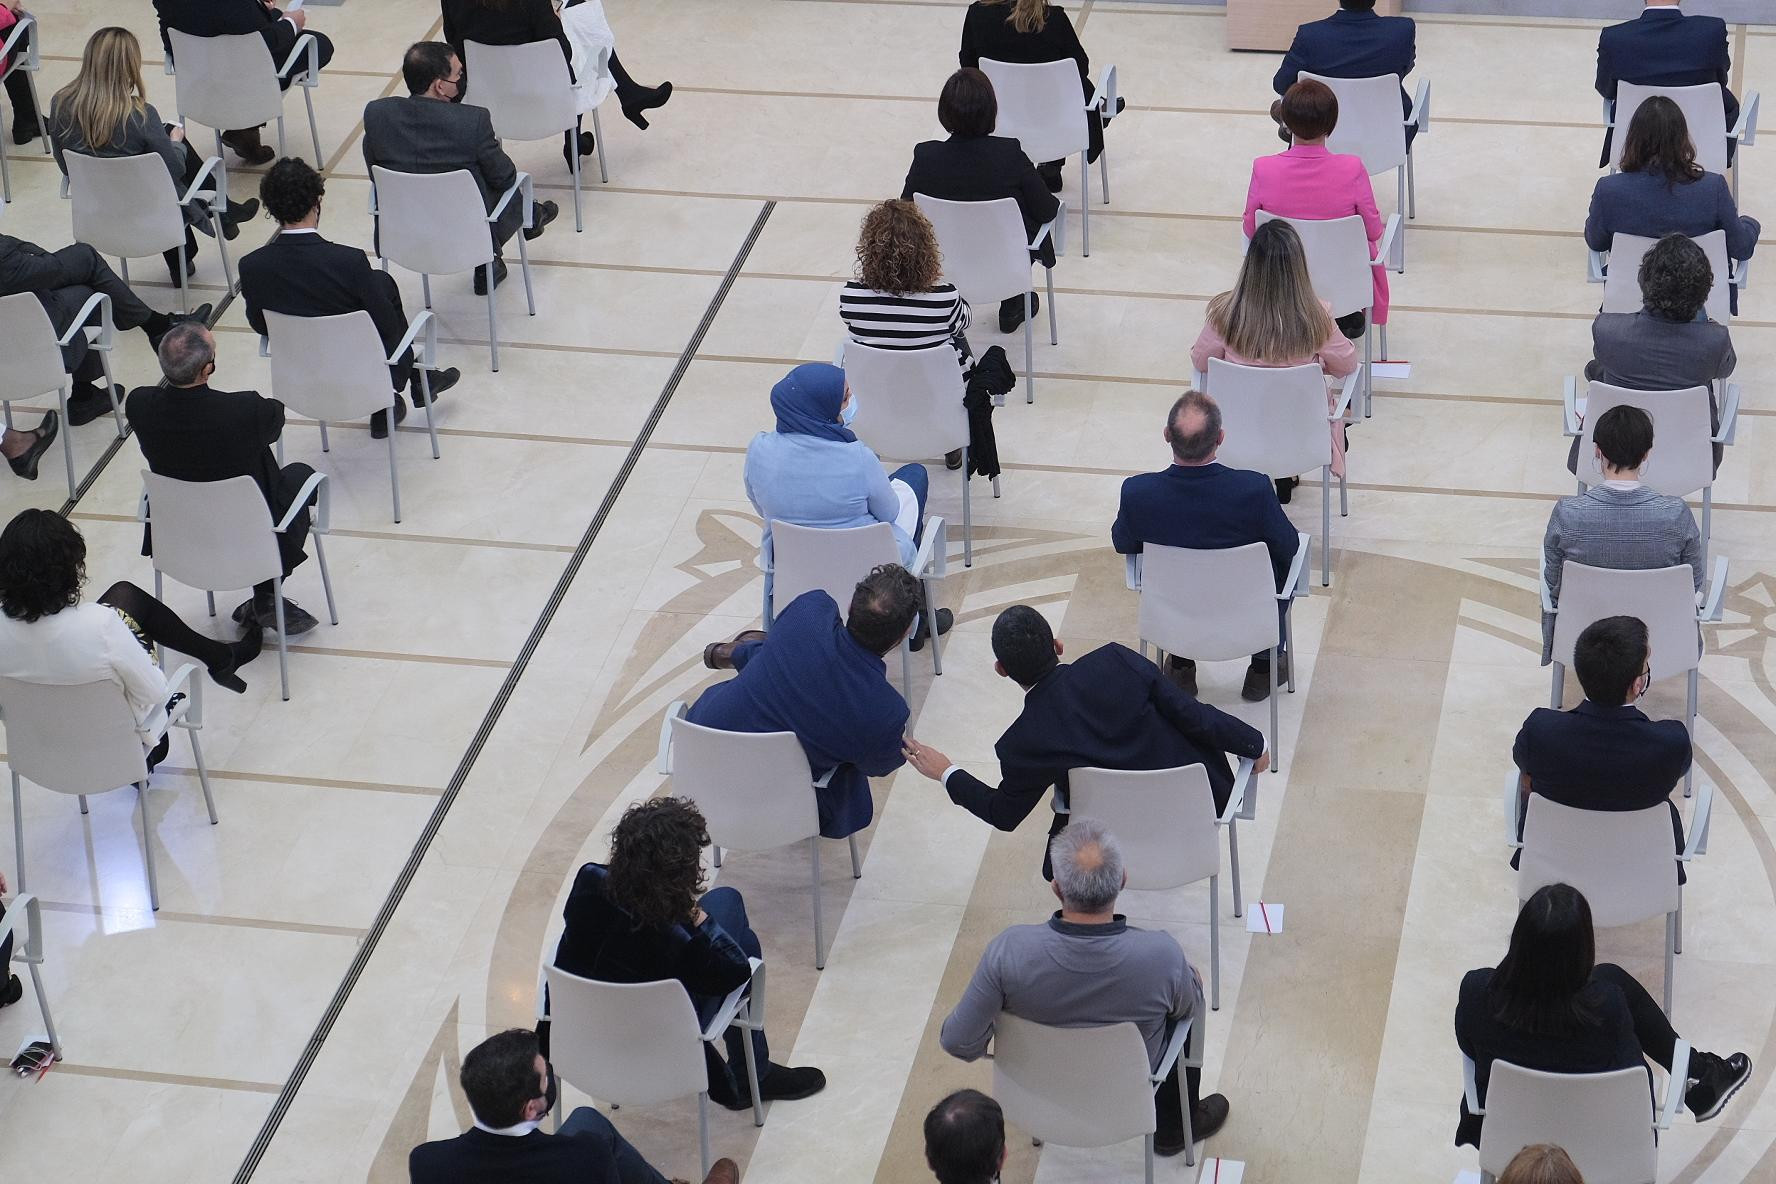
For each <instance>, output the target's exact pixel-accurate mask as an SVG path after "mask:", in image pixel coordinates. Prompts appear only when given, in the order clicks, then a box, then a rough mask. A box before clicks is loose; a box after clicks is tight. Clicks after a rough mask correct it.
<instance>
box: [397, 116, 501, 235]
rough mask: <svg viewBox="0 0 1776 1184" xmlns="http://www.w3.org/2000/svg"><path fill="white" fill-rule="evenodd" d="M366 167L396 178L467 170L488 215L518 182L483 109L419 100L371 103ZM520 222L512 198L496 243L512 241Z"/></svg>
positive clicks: (498, 226)
mask: <svg viewBox="0 0 1776 1184" xmlns="http://www.w3.org/2000/svg"><path fill="white" fill-rule="evenodd" d="M364 164H365V166H366V167H374V166H376V165H381V166H382V167H383V168H385V169H393V170H394V171H395V172H398V173H452V172H455V171H456V170H457V169H467V170H468V172H469V175H470V176H472V177H474V178H475V185H476V187H477V188H479V189H480V190H481V200H482V201H483V203H485V206H484V208H485V209H487V210H488V211H489V212H490V213H491V212H492V210H493V207H494V203H495V202H497V201H499V198H500V194H502V193H504V192H505V191H506V190H508V189H510V188H511V187H512V183H513V182H514V181H516V180H517V179H518V166H517V165H515V164H513V163H512V158H511V157H509V156H507V155H506V153H505V150H504V149H503V148H501V147H500V142H499V137H497V136H495V135H494V134H493V117H492V116H491V115H489V114H488V113H487V108H485V107H477V106H475V105H474V104H472V103H446V102H444V101H443V100H442V99H428V98H423V97H390V98H386V99H372V100H371V101H370V102H369V103H368V104H366V105H365V107H364ZM372 175H374V174H372ZM523 220H524V209H523V203H522V200H521V199H520V198H518V197H514V198H513V199H512V200H511V201H510V202H509V203H507V205H506V208H505V210H504V211H503V212H502V213H501V214H500V219H499V221H498V222H497V223H496V224H495V225H494V241H495V242H499V243H504V242H505V241H506V240H507V239H509V238H511V237H512V235H513V233H514V232H515V231H516V230H517V229H518V226H519V224H520V223H521V222H522V221H523Z"/></svg>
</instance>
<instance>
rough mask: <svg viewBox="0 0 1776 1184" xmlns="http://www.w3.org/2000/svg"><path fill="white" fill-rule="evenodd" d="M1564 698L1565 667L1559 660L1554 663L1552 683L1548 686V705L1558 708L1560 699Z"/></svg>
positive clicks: (1557, 709)
mask: <svg viewBox="0 0 1776 1184" xmlns="http://www.w3.org/2000/svg"><path fill="white" fill-rule="evenodd" d="M1564 698H1566V667H1564V666H1562V665H1561V664H1560V663H1559V662H1556V663H1554V675H1553V685H1552V686H1550V687H1549V688H1548V706H1550V707H1552V708H1553V709H1554V710H1556V711H1559V710H1560V701H1561V700H1562V699H1564Z"/></svg>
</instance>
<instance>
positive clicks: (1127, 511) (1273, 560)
mask: <svg viewBox="0 0 1776 1184" xmlns="http://www.w3.org/2000/svg"><path fill="white" fill-rule="evenodd" d="M1224 439H1226V433H1225V432H1223V431H1222V430H1221V408H1220V407H1218V406H1216V405H1215V400H1213V399H1211V398H1209V396H1207V395H1205V394H1202V393H1201V392H1199V391H1185V392H1184V394H1183V395H1181V396H1180V397H1179V398H1178V401H1177V402H1175V403H1173V404H1172V409H1171V410H1170V411H1169V412H1167V413H1166V427H1165V440H1166V443H1167V444H1170V445H1171V447H1172V464H1171V467H1169V468H1167V469H1164V470H1162V471H1161V472H1158V473H1141V474H1138V475H1136V476H1133V477H1130V478H1129V479H1128V480H1126V481H1124V482H1123V483H1122V505H1121V508H1119V509H1118V510H1117V512H1116V522H1115V523H1114V524H1113V525H1112V526H1111V527H1110V542H1111V544H1112V545H1113V546H1114V547H1115V548H1116V550H1117V552H1118V553H1119V554H1122V555H1139V554H1140V553H1141V548H1142V547H1143V545H1145V544H1147V543H1157V544H1159V545H1160V546H1163V547H1189V548H1192V549H1194V550H1203V551H1213V550H1223V549H1226V548H1228V547H1243V546H1245V545H1246V544H1247V543H1263V544H1264V545H1265V546H1266V547H1268V548H1269V549H1270V565H1271V567H1272V568H1274V569H1275V571H1276V583H1277V588H1278V590H1279V591H1280V590H1281V589H1282V586H1283V582H1284V581H1285V580H1287V579H1288V578H1289V565H1290V563H1292V562H1293V561H1294V559H1295V550H1296V548H1297V547H1298V546H1299V545H1300V537H1299V535H1298V534H1297V532H1296V530H1295V526H1294V524H1293V523H1291V522H1290V521H1289V516H1288V515H1287V514H1285V513H1283V507H1282V504H1281V503H1280V502H1278V501H1277V495H1276V486H1275V485H1274V484H1272V483H1271V480H1270V478H1268V477H1266V476H1265V475H1264V474H1263V473H1252V472H1247V471H1245V470H1244V469H1230V468H1228V467H1227V466H1225V465H1221V464H1217V463H1215V450H1216V449H1218V448H1220V447H1221V441H1222V440H1224ZM1287 607H1288V606H1287V605H1286V604H1284V605H1279V607H1278V614H1277V629H1278V636H1279V644H1280V637H1281V630H1282V612H1283V610H1285V609H1286V608H1287ZM1278 658H1279V662H1280V664H1279V665H1278V667H1277V672H1276V677H1277V682H1278V684H1281V683H1283V682H1284V681H1286V680H1287V679H1288V677H1289V655H1288V654H1286V653H1283V652H1282V651H1281V650H1279V651H1278ZM1169 665H1170V669H1169V670H1168V671H1167V674H1168V675H1169V676H1170V677H1172V678H1173V679H1175V680H1176V681H1177V682H1178V685H1179V686H1181V687H1183V688H1184V690H1185V691H1186V693H1188V694H1189V695H1190V696H1191V697H1192V698H1195V697H1196V663H1195V662H1194V661H1193V660H1192V659H1190V658H1186V657H1181V656H1179V655H1175V654H1174V655H1169ZM1240 697H1241V698H1243V699H1245V700H1246V702H1248V703H1262V702H1263V701H1264V700H1266V699H1268V698H1270V653H1269V651H1268V650H1264V651H1260V652H1259V653H1256V654H1253V655H1252V664H1251V665H1250V666H1249V667H1247V668H1246V685H1245V686H1244V687H1243V688H1242V689H1241V691H1240Z"/></svg>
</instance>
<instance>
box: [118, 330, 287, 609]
mask: <svg viewBox="0 0 1776 1184" xmlns="http://www.w3.org/2000/svg"><path fill="white" fill-rule="evenodd" d="M160 369H161V373H163V374H165V375H166V380H167V386H166V387H165V388H161V387H152V386H145V387H140V388H138V389H136V390H134V391H131V392H130V397H129V400H128V401H127V402H126V403H125V404H124V414H125V415H127V416H128V417H129V422H130V427H131V428H133V429H134V430H135V433H136V442H137V443H138V444H140V445H141V446H142V456H143V457H144V458H145V459H146V460H147V461H148V468H149V470H150V471H151V472H154V473H158V474H160V475H161V476H163V477H171V478H173V479H174V480H176V481H226V480H228V479H229V478H230V477H251V478H252V479H253V481H254V483H255V484H257V485H258V486H259V490H260V492H261V493H263V494H264V495H265V503H266V505H267V506H269V507H270V508H271V516H272V519H273V520H274V521H277V520H281V519H282V518H283V516H284V514H285V513H286V512H288V510H289V509H290V507H291V506H292V505H294V504H295V501H296V497H297V495H298V494H299V493H300V492H301V490H302V487H303V485H304V484H305V483H306V482H307V481H308V479H309V478H310V477H312V476H314V469H312V468H310V467H309V466H308V465H305V464H301V463H296V464H289V465H285V466H283V467H282V468H279V467H278V463H277V457H276V456H274V455H273V454H272V451H271V446H272V445H273V444H275V443H277V438H278V437H279V436H281V435H282V434H283V431H284V405H283V404H282V403H280V402H278V401H277V400H276V399H267V398H266V397H264V396H263V395H261V394H259V393H258V392H257V391H239V392H234V391H219V390H215V389H213V388H212V387H211V386H210V379H211V377H212V376H214V375H215V373H216V339H215V338H214V337H212V336H211V335H210V331H209V330H208V329H206V328H204V327H203V326H202V325H201V324H190V323H188V324H183V325H178V326H175V327H174V328H173V329H172V330H171V331H170V332H169V333H167V335H166V338H165V339H164V340H162V341H161V343H160ZM151 509H152V508H151ZM308 525H309V512H308V510H307V508H304V509H303V510H302V511H301V512H300V513H298V514H297V515H296V517H295V519H294V520H292V521H291V523H290V526H289V528H288V529H287V530H285V531H284V532H283V533H282V534H279V535H278V536H277V544H278V554H279V556H280V557H281V558H282V559H283V563H284V577H285V578H286V579H287V578H289V575H290V573H291V572H292V571H294V570H295V568H296V567H297V565H298V564H300V563H301V562H302V561H303V560H304V559H307V558H308V554H307V552H306V551H304V549H303V544H304V543H305V542H306V541H307V540H308ZM153 553H154V551H153V539H152V532H151V531H146V530H145V531H144V532H143V535H142V554H144V555H152V554H153ZM234 620H235V623H236V624H240V625H251V624H253V623H254V622H257V623H258V624H259V625H261V626H263V627H264V628H266V629H276V628H277V609H276V606H275V605H274V604H273V603H272V582H271V581H270V580H266V581H265V582H264V583H262V584H257V585H255V586H254V588H253V598H252V599H251V600H247V601H243V602H242V603H241V604H240V605H239V606H238V607H237V608H236V609H235V610H234ZM315 625H316V621H315V619H314V617H313V616H311V615H310V614H309V613H308V612H307V611H305V610H304V609H303V608H302V607H301V606H300V605H298V604H297V603H296V602H295V601H293V600H291V599H289V598H288V597H285V598H284V630H285V632H286V633H287V634H288V635H289V636H291V637H294V636H296V635H297V634H299V633H307V632H308V631H309V630H310V629H313V628H314V627H315Z"/></svg>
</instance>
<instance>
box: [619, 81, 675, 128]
mask: <svg viewBox="0 0 1776 1184" xmlns="http://www.w3.org/2000/svg"><path fill="white" fill-rule="evenodd" d="M671 97H672V84H671V83H670V82H662V83H661V84H660V85H659V86H647V87H641V86H638V87H636V88H635V89H634V90H632V91H630V92H629V95H628V97H627V98H623V99H621V102H622V104H623V118H625V119H627V120H628V121H629V122H630V123H633V124H634V125H635V126H636V127H638V128H640V129H641V130H642V131H644V132H645V131H647V126H648V121H647V116H645V115H643V114H642V112H643V111H652V110H653V109H654V108H655V107H664V106H665V105H666V100H667V99H670V98H671Z"/></svg>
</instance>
